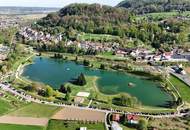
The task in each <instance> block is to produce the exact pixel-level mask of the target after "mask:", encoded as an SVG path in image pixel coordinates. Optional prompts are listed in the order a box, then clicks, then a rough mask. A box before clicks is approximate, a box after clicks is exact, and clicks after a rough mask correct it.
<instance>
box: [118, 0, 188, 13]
mask: <svg viewBox="0 0 190 130" xmlns="http://www.w3.org/2000/svg"><path fill="white" fill-rule="evenodd" d="M118 7H125V8H127V9H130V10H132V11H134V12H135V13H138V14H144V13H155V12H169V11H173V10H176V11H190V1H189V0H124V1H122V2H121V3H119V4H118Z"/></svg>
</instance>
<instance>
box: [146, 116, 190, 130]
mask: <svg viewBox="0 0 190 130" xmlns="http://www.w3.org/2000/svg"><path fill="white" fill-rule="evenodd" d="M149 126H152V127H155V128H157V129H159V130H163V129H167V130H189V129H190V122H189V121H188V119H182V118H162V119H150V120H149Z"/></svg>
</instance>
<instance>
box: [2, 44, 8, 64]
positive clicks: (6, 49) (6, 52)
mask: <svg viewBox="0 0 190 130" xmlns="http://www.w3.org/2000/svg"><path fill="white" fill-rule="evenodd" d="M8 52H9V47H7V46H4V45H2V44H0V63H1V62H2V61H4V60H6V59H7V56H8Z"/></svg>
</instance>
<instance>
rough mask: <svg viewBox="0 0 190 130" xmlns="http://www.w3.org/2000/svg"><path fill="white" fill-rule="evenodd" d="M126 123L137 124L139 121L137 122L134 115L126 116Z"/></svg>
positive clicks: (136, 117)
mask: <svg viewBox="0 0 190 130" xmlns="http://www.w3.org/2000/svg"><path fill="white" fill-rule="evenodd" d="M127 122H128V123H130V124H138V123H139V121H138V116H136V115H130V114H129V115H127Z"/></svg>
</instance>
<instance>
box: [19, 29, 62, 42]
mask: <svg viewBox="0 0 190 130" xmlns="http://www.w3.org/2000/svg"><path fill="white" fill-rule="evenodd" d="M19 34H20V35H21V36H23V37H24V38H25V39H26V40H28V41H39V42H42V43H52V42H53V43H56V44H57V43H58V42H60V41H62V34H58V35H56V36H54V35H51V34H49V33H44V32H42V31H37V30H33V29H32V28H30V27H24V28H22V29H21V30H20V31H19Z"/></svg>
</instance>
